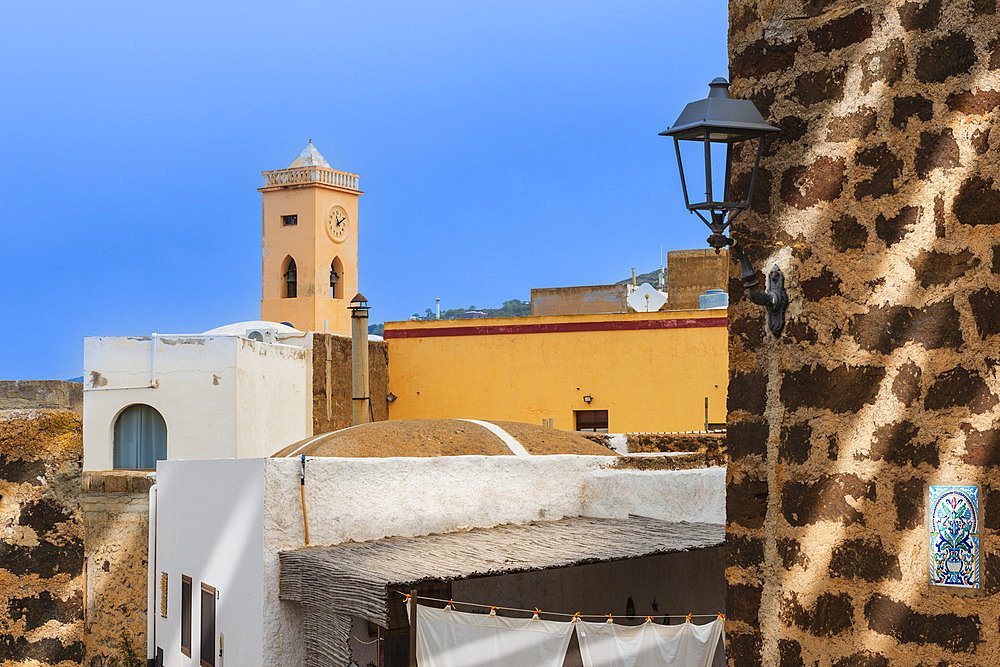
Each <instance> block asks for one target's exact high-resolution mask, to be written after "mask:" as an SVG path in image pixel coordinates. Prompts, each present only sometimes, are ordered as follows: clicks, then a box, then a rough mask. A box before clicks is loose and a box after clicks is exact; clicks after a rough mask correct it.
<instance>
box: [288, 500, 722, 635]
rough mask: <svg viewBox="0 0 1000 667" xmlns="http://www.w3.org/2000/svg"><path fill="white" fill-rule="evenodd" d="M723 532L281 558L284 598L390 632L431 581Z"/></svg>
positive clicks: (718, 539)
mask: <svg viewBox="0 0 1000 667" xmlns="http://www.w3.org/2000/svg"><path fill="white" fill-rule="evenodd" d="M724 539H725V530H724V526H723V525H722V524H712V523H685V522H676V523H675V522H669V521H661V520H659V519H650V518H647V517H640V516H630V517H629V518H627V519H594V518H588V517H574V518H569V519H562V520H559V521H539V522H533V523H528V524H517V525H515V524H508V525H503V526H495V527H493V528H475V529H472V530H468V531H462V532H453V533H438V534H434V535H425V536H421V537H389V538H385V539H382V540H374V541H370V542H349V543H346V544H340V545H337V546H328V547H304V548H301V549H295V550H294V551H284V552H282V553H281V554H279V558H280V562H281V575H280V580H279V590H280V596H281V599H283V600H292V601H295V602H300V603H303V604H305V605H309V606H311V607H313V608H314V609H316V610H320V609H321V610H323V611H324V613H328V614H337V615H345V616H360V617H362V618H365V619H367V620H369V621H372V622H374V623H378V624H379V625H381V626H383V627H386V626H388V608H387V604H386V603H387V592H388V590H390V589H392V588H396V587H398V588H405V587H406V586H407V585H408V584H413V583H417V582H420V581H427V580H454V579H466V578H471V577H477V576H488V575H497V574H506V573H510V572H524V571H530V570H546V569H550V568H557V567H567V566H570V565H580V564H584V563H597V562H606V561H615V560H625V559H630V558H640V557H643V556H651V555H655V554H662V553H671V552H677V551H688V550H691V549H703V548H706V547H715V546H719V545H721V544H723V542H724Z"/></svg>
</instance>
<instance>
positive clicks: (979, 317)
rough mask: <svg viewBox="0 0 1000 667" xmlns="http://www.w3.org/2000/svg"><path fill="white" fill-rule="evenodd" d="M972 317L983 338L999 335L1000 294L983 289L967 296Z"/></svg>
mask: <svg viewBox="0 0 1000 667" xmlns="http://www.w3.org/2000/svg"><path fill="white" fill-rule="evenodd" d="M969 305H970V306H971V307H972V317H973V318H974V319H975V320H976V329H977V330H978V331H979V335H980V336H981V337H983V338H985V337H986V336H993V335H995V334H998V333H1000V292H994V291H993V290H991V289H988V288H984V289H981V290H978V291H976V292H973V293H972V294H970V295H969Z"/></svg>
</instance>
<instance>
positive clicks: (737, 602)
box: [726, 584, 762, 628]
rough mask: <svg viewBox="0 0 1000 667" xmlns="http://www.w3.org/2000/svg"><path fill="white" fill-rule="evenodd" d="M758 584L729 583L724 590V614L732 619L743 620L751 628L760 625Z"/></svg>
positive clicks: (759, 590)
mask: <svg viewBox="0 0 1000 667" xmlns="http://www.w3.org/2000/svg"><path fill="white" fill-rule="evenodd" d="M761 592H762V590H761V587H760V586H751V585H749V584H729V587H728V590H727V591H726V616H727V617H728V618H729V619H730V620H733V621H743V622H744V623H746V624H747V625H749V626H750V627H752V628H757V627H760V621H759V619H758V617H757V615H758V612H759V611H760V595H761Z"/></svg>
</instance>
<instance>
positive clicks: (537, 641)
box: [417, 605, 573, 667]
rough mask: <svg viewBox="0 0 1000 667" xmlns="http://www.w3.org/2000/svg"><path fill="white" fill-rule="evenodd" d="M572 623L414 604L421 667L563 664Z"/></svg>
mask: <svg viewBox="0 0 1000 667" xmlns="http://www.w3.org/2000/svg"><path fill="white" fill-rule="evenodd" d="M572 633H573V624H572V623H559V622H555V621H543V620H540V619H536V618H528V619H521V618H506V617H503V616H488V615H486V614H467V613H463V612H458V611H452V610H448V609H434V608H432V607H425V606H423V605H417V664H418V665H419V666H420V667H513V666H518V667H520V666H524V667H527V666H529V665H530V666H531V667H562V664H563V661H564V660H565V658H566V649H567V647H568V646H569V640H570V635H571V634H572Z"/></svg>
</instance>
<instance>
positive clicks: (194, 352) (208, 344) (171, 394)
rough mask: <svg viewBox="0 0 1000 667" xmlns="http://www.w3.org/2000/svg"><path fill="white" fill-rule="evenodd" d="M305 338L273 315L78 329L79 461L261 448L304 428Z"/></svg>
mask: <svg viewBox="0 0 1000 667" xmlns="http://www.w3.org/2000/svg"><path fill="white" fill-rule="evenodd" d="M311 347H312V340H311V334H308V333H303V332H301V331H297V330H295V329H293V328H292V327H289V326H286V325H283V324H277V323H274V322H241V323H238V324H233V325H229V326H226V327H221V328H219V329H213V330H211V331H207V332H205V333H203V334H195V335H165V334H160V335H158V334H153V335H151V336H95V337H88V338H86V339H85V340H84V351H83V363H84V393H83V415H84V416H83V449H84V463H83V465H84V469H85V470H111V469H113V468H147V469H151V468H154V467H155V466H156V461H157V460H158V459H213V458H229V457H236V458H242V457H261V456H269V455H270V454H272V453H273V447H274V445H275V443H287V442H294V441H296V440H299V439H302V438H304V437H307V436H309V435H311V434H312V363H311V361H312V359H311Z"/></svg>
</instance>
